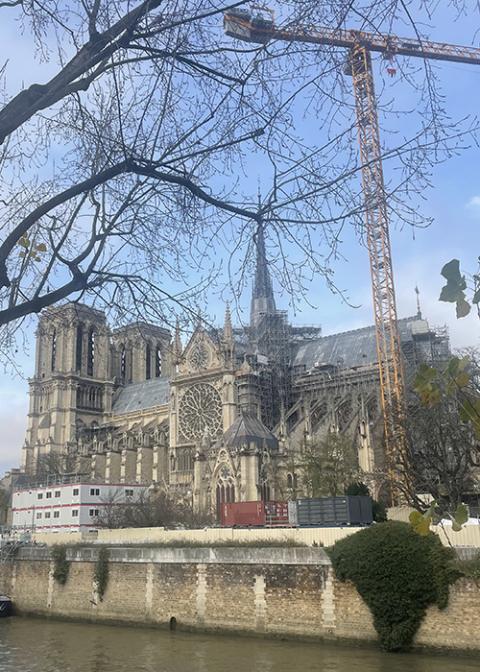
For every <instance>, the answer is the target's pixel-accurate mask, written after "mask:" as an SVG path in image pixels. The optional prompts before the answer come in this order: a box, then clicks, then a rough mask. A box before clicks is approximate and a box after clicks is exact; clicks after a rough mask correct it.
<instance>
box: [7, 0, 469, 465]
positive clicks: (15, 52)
mask: <svg viewBox="0 0 480 672" xmlns="http://www.w3.org/2000/svg"><path fill="white" fill-rule="evenodd" d="M2 18H3V17H2ZM477 23H478V22H477ZM474 29H475V26H471V25H469V23H468V22H466V21H465V20H462V19H460V20H459V21H457V22H453V21H452V15H451V14H450V13H449V12H448V11H444V12H443V13H442V14H441V15H438V16H437V17H436V19H435V25H434V26H432V27H431V29H430V30H428V33H429V34H430V35H431V37H432V39H438V40H443V41H448V42H452V43H463V44H471V43H472V40H473V39H474ZM425 32H427V30H426V29H425ZM404 34H405V36H408V35H410V34H411V32H410V31H407V30H406V29H405V31H404ZM476 40H477V41H476V44H477V45H480V42H479V38H478V35H477V38H476ZM0 45H1V46H0V55H1V54H2V53H3V55H4V56H3V57H2V59H1V61H2V62H3V60H4V57H5V55H6V54H8V56H9V58H10V59H11V61H12V62H17V63H18V64H19V65H18V67H16V68H15V70H13V69H11V70H10V73H11V75H10V81H9V83H10V85H11V86H12V87H20V86H22V84H25V85H28V84H29V83H30V81H32V77H34V75H35V72H36V70H37V65H36V56H35V54H33V53H32V52H31V48H30V46H29V45H30V40H29V37H28V36H23V37H20V36H19V35H18V32H17V30H16V29H15V26H14V25H13V24H11V25H9V24H8V22H4V23H3V24H2V25H1V26H0ZM42 67H43V66H42ZM436 67H437V72H438V75H439V78H440V82H441V85H442V89H443V93H444V95H445V106H446V109H447V111H448V113H449V115H450V116H452V117H453V118H461V117H464V116H467V115H471V116H472V117H474V116H475V115H476V114H477V111H478V109H479V103H480V93H479V91H480V67H479V66H477V67H474V66H463V65H458V64H449V63H441V64H439V65H438V66H436ZM42 72H45V70H44V69H42ZM388 86H389V88H388V90H387V91H385V95H386V96H387V95H388V96H392V95H395V96H397V97H398V102H399V104H403V105H404V106H405V107H406V108H407V107H408V103H409V99H408V93H407V92H406V91H405V90H404V88H403V87H402V83H401V82H400V81H398V80H396V81H392V82H391V83H389V84H388ZM398 123H399V128H398V131H399V132H400V133H401V132H405V133H408V124H409V122H408V118H407V119H405V118H404V117H402V118H400V119H399V121H398ZM403 125H405V128H403ZM390 127H392V122H391V121H390ZM479 163H480V149H479V148H478V147H476V146H472V147H470V148H469V149H465V150H464V151H462V152H461V153H460V154H459V155H458V156H455V157H453V158H451V159H449V160H448V161H447V162H445V163H443V164H441V165H438V166H437V167H436V168H435V170H434V173H433V176H432V182H433V187H432V188H431V189H430V190H428V191H427V192H426V193H424V194H423V199H417V201H415V202H414V203H413V205H414V206H415V207H417V208H421V210H422V212H423V213H424V214H425V215H427V216H431V217H433V218H434V223H433V225H432V226H431V227H429V228H427V229H425V230H416V231H415V237H413V236H412V232H411V231H410V230H398V229H396V228H395V227H393V228H392V231H391V238H392V251H393V261H394V269H395V278H396V289H397V302H398V312H399V315H400V316H407V315H412V314H414V313H415V312H416V296H415V292H414V288H415V286H416V285H418V287H419V289H420V300H421V304H422V310H423V313H424V316H425V317H426V318H427V319H428V320H429V322H430V324H431V325H439V326H441V325H448V327H449V330H450V337H451V342H452V345H453V346H454V347H457V348H458V347H465V346H469V345H474V346H475V345H476V346H479V347H480V322H479V320H478V318H477V317H476V316H475V315H470V316H469V317H467V318H465V319H463V320H456V318H455V314H454V308H453V306H452V305H450V304H442V303H440V302H438V300H437V299H438V295H439V293H440V289H441V286H442V278H441V276H440V269H441V267H442V266H443V264H444V263H445V262H446V261H448V260H450V259H451V258H453V257H456V258H459V259H460V260H461V261H462V266H463V268H464V270H465V271H470V272H474V271H475V270H476V260H477V257H478V255H479V254H480V233H479V231H480V170H479ZM387 170H388V169H387ZM253 173H255V170H254V171H253ZM261 175H262V165H261V163H259V164H258V166H256V174H252V175H251V176H250V177H251V180H250V181H249V180H246V182H245V185H244V186H245V188H250V187H252V184H253V183H255V185H256V183H257V182H258V179H259V178H261ZM254 189H255V190H256V187H255V188H254ZM342 253H343V255H344V257H345V259H344V260H342V261H339V262H337V263H336V265H335V281H336V284H337V286H339V287H340V288H342V289H344V290H345V292H346V293H347V294H348V296H349V299H350V302H351V303H352V304H354V305H356V306H359V307H358V308H351V307H349V306H348V305H346V304H345V303H344V302H342V301H341V299H340V298H339V297H338V296H335V295H332V294H331V293H330V292H329V291H328V289H327V288H326V287H325V284H324V282H323V280H321V279H319V280H318V281H317V280H315V281H314V282H313V283H312V284H311V287H310V291H309V299H310V302H311V303H312V304H313V305H314V306H316V308H312V307H310V306H309V305H307V304H306V303H303V304H302V305H301V306H300V308H301V310H300V312H298V313H297V314H296V315H295V316H292V319H293V321H294V322H296V323H299V324H321V325H322V327H323V331H324V333H325V334H328V333H333V332H337V331H342V330H347V329H354V328H357V327H360V326H364V325H366V324H370V323H371V322H372V310H371V294H370V276H369V265H368V256H367V252H366V250H365V249H364V248H363V247H362V246H361V245H360V244H359V242H358V240H357V239H356V237H355V235H354V233H353V231H348V230H346V231H345V235H344V237H343V247H342ZM277 289H278V288H277ZM248 301H249V296H248V294H246V295H245V296H244V299H243V305H244V308H245V311H248ZM277 303H278V305H279V307H281V308H286V309H288V308H289V302H288V298H287V297H286V296H281V295H278V294H277ZM223 312H224V306H223V304H222V303H221V301H220V300H219V299H218V298H217V297H215V296H212V297H211V299H210V301H209V313H210V314H211V315H212V316H213V317H216V318H217V320H219V319H220V320H221V319H222V318H223ZM33 361H34V336H33V329H32V333H28V334H27V344H26V350H25V352H19V353H18V360H17V363H18V365H19V368H20V371H18V372H17V373H15V374H14V373H12V372H11V371H7V372H5V373H3V374H2V376H1V378H0V427H1V428H2V432H1V435H0V474H1V473H2V472H3V471H4V470H5V469H7V468H9V467H13V466H18V462H19V457H20V448H21V444H22V442H23V438H24V431H25V426H26V414H27V408H28V396H27V394H28V384H27V380H26V379H27V378H28V377H29V376H31V375H32V373H33Z"/></svg>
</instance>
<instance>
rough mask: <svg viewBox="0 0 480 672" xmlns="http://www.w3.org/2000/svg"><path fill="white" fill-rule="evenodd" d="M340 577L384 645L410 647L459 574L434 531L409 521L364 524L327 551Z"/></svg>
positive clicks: (387, 647)
mask: <svg viewBox="0 0 480 672" xmlns="http://www.w3.org/2000/svg"><path fill="white" fill-rule="evenodd" d="M329 554H330V557H331V559H332V563H333V567H334V570H335V574H336V576H337V578H338V579H339V580H340V581H346V580H349V581H352V583H353V584H354V585H355V586H356V588H357V590H358V592H359V593H360V595H361V596H362V598H363V599H364V601H365V602H366V604H367V605H368V607H369V608H370V611H371V612H372V614H373V619H374V625H375V629H376V630H377V633H378V635H379V639H380V643H381V646H382V648H384V649H385V650H387V651H399V650H401V649H405V648H408V646H409V645H410V644H411V642H412V640H413V637H414V635H415V633H416V632H417V629H418V627H419V625H420V623H421V621H422V618H423V617H424V615H425V611H426V609H427V607H428V606H429V605H431V604H436V605H437V606H438V607H439V608H440V609H444V608H445V607H446V606H447V603H448V587H449V585H450V584H451V583H453V582H454V581H455V580H456V579H457V578H458V576H459V572H458V570H456V569H455V567H454V561H455V556H454V553H453V551H452V550H451V549H447V548H445V547H444V546H442V543H441V541H440V540H439V538H438V537H437V536H436V535H434V534H433V533H429V534H428V535H427V536H420V535H419V534H417V532H415V531H414V530H413V528H412V527H411V526H410V525H408V524H407V523H400V522H397V521H391V522H387V523H380V524H378V525H372V526H371V527H368V528H365V529H364V530H361V531H360V532H357V533H356V534H352V535H351V536H349V537H347V538H346V539H342V540H341V541H339V542H337V543H336V544H335V546H334V547H333V548H330V549H329Z"/></svg>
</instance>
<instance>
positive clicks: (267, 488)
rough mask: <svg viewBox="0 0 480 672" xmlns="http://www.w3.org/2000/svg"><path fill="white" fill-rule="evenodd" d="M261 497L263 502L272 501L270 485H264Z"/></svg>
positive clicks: (261, 489)
mask: <svg viewBox="0 0 480 672" xmlns="http://www.w3.org/2000/svg"><path fill="white" fill-rule="evenodd" d="M260 497H261V499H262V502H269V501H270V486H269V485H268V483H262V485H261V488H260Z"/></svg>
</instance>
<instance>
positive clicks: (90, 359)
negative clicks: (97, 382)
mask: <svg viewBox="0 0 480 672" xmlns="http://www.w3.org/2000/svg"><path fill="white" fill-rule="evenodd" d="M94 367H95V331H94V329H93V327H91V328H90V330H89V332H88V351H87V375H88V376H93V371H94Z"/></svg>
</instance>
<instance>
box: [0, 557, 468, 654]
mask: <svg viewBox="0 0 480 672" xmlns="http://www.w3.org/2000/svg"><path fill="white" fill-rule="evenodd" d="M97 552H98V551H97V550H96V549H92V548H83V549H78V550H71V551H70V552H69V553H70V555H69V557H70V559H71V560H72V562H71V565H70V573H69V577H68V580H67V583H66V584H65V586H60V585H59V584H57V583H56V582H55V581H54V579H53V576H52V572H53V565H52V563H51V561H50V559H49V551H48V549H45V548H37V549H23V550H21V551H20V555H19V558H18V559H17V561H16V562H15V563H14V564H9V565H5V566H2V572H1V573H0V592H5V593H7V594H10V595H11V596H12V598H13V601H14V604H15V606H16V608H17V609H18V611H19V612H21V613H25V614H36V615H39V616H55V617H66V618H74V619H80V620H89V621H95V622H112V621H115V622H117V621H118V622H125V623H128V622H136V623H144V624H150V625H158V626H159V627H162V626H163V627H169V625H171V620H172V619H175V621H176V625H177V627H179V628H180V629H182V628H183V629H198V630H218V631H238V632H244V633H250V634H258V635H265V636H285V637H302V638H306V637H309V638H313V639H322V638H328V639H352V640H363V641H374V640H376V633H375V630H374V627H373V622H372V616H371V614H370V611H369V610H368V608H367V607H366V605H365V604H364V602H363V601H362V599H361V598H360V596H359V595H358V593H357V592H356V590H355V588H354V587H353V585H352V584H350V583H340V582H338V581H336V580H335V578H334V576H333V571H332V568H331V565H330V562H329V559H328V556H327V555H326V554H325V552H324V551H323V549H320V548H287V547H285V548H263V549H260V548H257V549H251V548H241V547H237V548H190V549H188V548H186V549H168V548H163V549H162V548H160V549H154V548H145V547H144V548H130V549H121V548H120V549H119V548H117V549H111V558H110V562H109V581H108V586H107V590H106V592H105V595H104V598H103V601H100V600H99V599H98V594H97V593H96V589H95V585H94V581H93V574H94V561H95V558H96V553H97ZM479 598H480V589H479V587H478V585H477V584H476V583H474V582H473V581H470V580H466V579H462V580H460V581H458V582H457V583H456V584H455V585H454V586H452V587H451V589H450V600H449V605H448V607H447V609H446V610H445V611H440V610H439V609H438V608H437V607H431V608H430V609H429V610H428V612H427V614H426V617H425V619H424V621H423V623H422V625H421V627H420V629H419V631H418V633H417V636H416V639H415V645H416V646H426V647H433V648H448V649H456V650H471V651H476V652H478V651H480V645H479V643H478V638H477V637H476V634H477V629H478V622H479V619H480V599H479Z"/></svg>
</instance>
